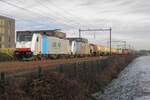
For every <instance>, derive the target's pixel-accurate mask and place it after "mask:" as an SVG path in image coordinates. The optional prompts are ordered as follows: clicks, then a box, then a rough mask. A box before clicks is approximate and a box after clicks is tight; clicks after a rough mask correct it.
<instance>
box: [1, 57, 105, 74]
mask: <svg viewBox="0 0 150 100" xmlns="http://www.w3.org/2000/svg"><path fill="white" fill-rule="evenodd" d="M107 58H108V57H85V58H71V59H56V60H41V61H22V62H19V61H14V62H0V72H6V73H15V72H21V71H25V70H32V69H35V68H37V67H38V66H40V67H43V68H46V67H52V66H55V65H60V64H72V63H76V62H83V61H95V60H102V59H107Z"/></svg>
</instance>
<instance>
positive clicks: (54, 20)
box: [0, 0, 75, 28]
mask: <svg viewBox="0 0 150 100" xmlns="http://www.w3.org/2000/svg"><path fill="white" fill-rule="evenodd" d="M0 2H3V3H6V4H8V5H10V6H13V7H16V8H19V9H21V10H24V11H27V12H31V13H34V14H36V15H40V16H42V17H45V18H47V19H50V20H51V21H52V22H58V23H61V24H64V25H66V26H68V27H71V28H75V27H74V26H73V25H68V24H66V23H64V22H60V21H58V20H56V19H54V18H51V17H49V16H46V15H43V14H41V13H39V12H35V11H32V10H30V9H26V8H24V7H21V6H18V5H16V4H13V3H10V2H7V1H5V0H0Z"/></svg>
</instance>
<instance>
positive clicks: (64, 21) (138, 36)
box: [0, 0, 150, 49]
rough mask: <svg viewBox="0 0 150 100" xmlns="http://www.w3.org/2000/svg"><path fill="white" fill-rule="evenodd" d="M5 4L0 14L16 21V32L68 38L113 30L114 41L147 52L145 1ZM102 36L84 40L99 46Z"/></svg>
mask: <svg viewBox="0 0 150 100" xmlns="http://www.w3.org/2000/svg"><path fill="white" fill-rule="evenodd" d="M4 1H5V0H1V1H0V5H1V8H0V12H1V13H0V14H2V15H6V16H9V17H13V18H15V19H16V29H17V30H28V29H54V28H61V29H62V30H63V31H65V32H67V35H68V36H76V37H77V36H78V29H79V28H82V29H88V28H106V27H112V29H113V33H112V34H113V39H114V40H117V39H118V40H127V41H128V43H129V44H132V45H135V47H137V49H144V48H145V49H150V46H149V45H148V44H149V43H150V40H149V37H150V34H149V31H150V28H149V26H150V23H149V22H150V12H149V11H150V3H149V1H148V0H25V1H21V0H13V1H12V0H7V1H5V2H4ZM74 33H76V34H74ZM93 33H94V32H93ZM101 33H103V34H104V35H102V34H101ZM99 34H100V35H99ZM105 34H107V32H99V33H96V36H97V37H99V38H98V40H95V39H93V38H90V37H93V36H92V35H89V33H85V34H84V35H83V37H87V38H89V40H90V41H93V42H97V43H102V41H107V39H108V35H105ZM94 40H95V41H94ZM143 44H144V45H143Z"/></svg>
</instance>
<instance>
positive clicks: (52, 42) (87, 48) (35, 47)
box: [14, 30, 117, 59]
mask: <svg viewBox="0 0 150 100" xmlns="http://www.w3.org/2000/svg"><path fill="white" fill-rule="evenodd" d="M14 54H15V57H16V58H17V59H29V58H33V59H35V58H39V59H40V58H42V57H46V58H61V57H84V56H106V55H109V48H108V47H105V46H102V45H96V44H89V43H88V40H87V39H84V38H66V34H65V33H63V32H59V31H57V30H38V31H18V32H17V41H16V49H15V52H14ZM112 54H117V49H115V48H112Z"/></svg>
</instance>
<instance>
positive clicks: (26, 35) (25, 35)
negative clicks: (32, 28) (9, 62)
mask: <svg viewBox="0 0 150 100" xmlns="http://www.w3.org/2000/svg"><path fill="white" fill-rule="evenodd" d="M32 36H33V34H32V33H30V32H17V41H19V42H22V41H32Z"/></svg>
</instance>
